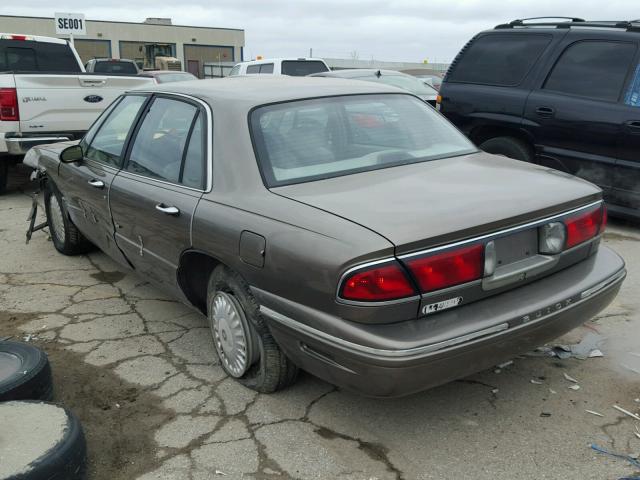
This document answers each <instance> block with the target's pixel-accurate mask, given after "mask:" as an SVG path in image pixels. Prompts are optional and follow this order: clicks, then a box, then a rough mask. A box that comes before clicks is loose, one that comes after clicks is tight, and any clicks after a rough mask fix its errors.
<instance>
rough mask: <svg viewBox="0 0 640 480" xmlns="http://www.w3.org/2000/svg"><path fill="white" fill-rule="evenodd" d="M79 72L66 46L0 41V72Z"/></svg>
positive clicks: (78, 67)
mask: <svg viewBox="0 0 640 480" xmlns="http://www.w3.org/2000/svg"><path fill="white" fill-rule="evenodd" d="M8 70H15V71H21V72H69V73H78V72H80V66H79V65H78V62H77V60H76V58H75V57H74V55H73V53H72V52H71V49H70V48H69V46H68V45H67V44H58V43H46V42H34V41H22V40H0V71H8Z"/></svg>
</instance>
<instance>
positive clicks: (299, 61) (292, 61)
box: [229, 58, 330, 77]
mask: <svg viewBox="0 0 640 480" xmlns="http://www.w3.org/2000/svg"><path fill="white" fill-rule="evenodd" d="M329 70H330V69H329V67H328V66H327V64H326V63H325V62H324V60H322V59H321V58H266V59H262V60H252V61H250V62H242V63H238V64H237V65H236V66H234V67H233V68H232V69H231V73H229V76H230V77H235V76H238V75H291V76H293V77H304V76H306V75H311V74H312V73H320V72H328V71H329Z"/></svg>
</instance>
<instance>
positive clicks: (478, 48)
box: [447, 33, 551, 86]
mask: <svg viewBox="0 0 640 480" xmlns="http://www.w3.org/2000/svg"><path fill="white" fill-rule="evenodd" d="M550 42H551V35H548V34H539V33H517V34H505V33H498V34H488V35H482V36H480V37H478V38H476V40H474V41H473V42H472V43H471V46H469V47H468V48H467V49H466V50H464V52H463V53H462V56H461V57H460V58H459V59H458V60H456V62H455V63H454V64H453V66H452V67H451V71H450V72H449V74H448V75H447V81H449V82H464V83H479V84H485V85H504V86H513V85H518V84H520V82H522V80H523V79H524V77H525V75H526V74H527V73H528V72H529V70H530V69H531V67H532V66H533V65H534V64H535V63H536V61H537V60H538V58H539V57H540V55H541V54H542V52H543V50H544V49H545V48H546V46H547V45H549V43H550Z"/></svg>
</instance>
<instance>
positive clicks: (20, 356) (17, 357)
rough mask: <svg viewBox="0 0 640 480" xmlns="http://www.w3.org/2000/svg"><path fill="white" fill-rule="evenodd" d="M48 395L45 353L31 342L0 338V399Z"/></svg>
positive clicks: (44, 397) (47, 397)
mask: <svg viewBox="0 0 640 480" xmlns="http://www.w3.org/2000/svg"><path fill="white" fill-rule="evenodd" d="M52 398H53V381H52V379H51V366H50V365H49V359H48V358H47V354H46V353H44V352H43V351H42V350H40V349H39V348H36V347H34V346H32V345H27V344H24V343H18V342H0V402H4V401H7V400H51V399H52Z"/></svg>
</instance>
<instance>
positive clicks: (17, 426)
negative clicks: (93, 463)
mask: <svg viewBox="0 0 640 480" xmlns="http://www.w3.org/2000/svg"><path fill="white" fill-rule="evenodd" d="M0 425H2V430H1V431H0V480H81V479H84V476H85V470H86V468H85V466H86V455H87V447H86V443H85V439H84V433H83V432H82V427H81V426H80V422H79V421H78V419H77V417H76V416H75V415H74V414H73V413H71V412H70V411H69V410H67V409H65V408H63V407H60V406H58V405H54V404H52V403H45V402H34V401H15V402H4V403H0Z"/></svg>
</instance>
